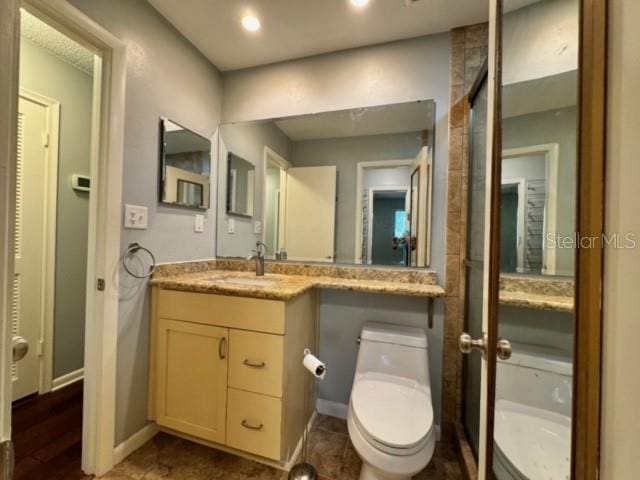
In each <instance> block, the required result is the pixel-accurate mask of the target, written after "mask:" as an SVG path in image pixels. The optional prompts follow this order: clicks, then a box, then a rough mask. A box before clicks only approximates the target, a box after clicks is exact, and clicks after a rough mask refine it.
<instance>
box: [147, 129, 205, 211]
mask: <svg viewBox="0 0 640 480" xmlns="http://www.w3.org/2000/svg"><path fill="white" fill-rule="evenodd" d="M210 174H211V141H210V140H208V139H206V138H204V137H203V136H201V135H198V134H197V133H195V132H192V131H191V130H188V129H186V128H185V127H183V126H181V125H178V124H177V123H175V122H173V121H171V120H169V119H166V118H161V119H160V179H159V193H160V202H161V203H166V204H169V205H175V206H179V207H185V208H195V209H200V210H206V209H208V208H209V205H210V201H211V195H210V189H211V186H210V183H211V182H210Z"/></svg>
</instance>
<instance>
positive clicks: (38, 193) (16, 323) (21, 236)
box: [12, 98, 47, 400]
mask: <svg viewBox="0 0 640 480" xmlns="http://www.w3.org/2000/svg"><path fill="white" fill-rule="evenodd" d="M46 115H47V110H46V107H45V106H43V105H39V104H37V103H34V102H31V101H29V100H27V99H25V98H20V102H19V113H18V155H17V157H18V164H17V182H16V230H15V271H14V277H13V286H14V288H13V309H12V325H13V334H14V336H15V335H20V336H22V337H24V338H25V339H26V340H27V341H28V342H29V353H28V354H27V356H26V357H25V358H24V359H22V360H21V361H20V362H18V363H15V364H13V368H12V381H13V382H12V383H13V399H14V400H17V399H19V398H22V397H25V396H27V395H30V394H32V393H36V392H37V391H38V376H39V358H38V355H37V348H36V347H37V345H38V342H39V340H40V338H39V336H40V324H41V321H42V308H43V305H42V289H43V269H44V267H43V261H44V255H43V252H44V232H45V230H44V222H45V216H44V215H45V213H44V212H45V210H44V199H45V179H46V177H45V172H46V149H45V143H44V138H45V133H46Z"/></svg>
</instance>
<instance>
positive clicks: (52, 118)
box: [11, 10, 99, 480]
mask: <svg viewBox="0 0 640 480" xmlns="http://www.w3.org/2000/svg"><path fill="white" fill-rule="evenodd" d="M20 31H21V33H20V67H19V75H18V77H19V86H20V93H19V100H18V120H17V122H18V128H17V132H18V137H17V152H16V153H17V155H16V158H17V163H16V197H15V205H16V213H15V235H14V272H13V296H12V305H11V312H12V315H11V322H12V324H11V326H12V331H13V334H14V336H16V337H20V338H21V339H23V340H22V341H24V342H25V344H26V345H28V346H29V349H28V351H27V353H26V355H25V356H24V358H22V359H21V360H20V361H18V362H14V363H13V364H12V369H11V381H12V401H13V407H12V436H13V443H14V448H15V457H16V469H15V476H14V478H15V479H16V480H19V479H21V478H25V479H26V478H36V477H38V476H39V475H41V473H40V472H47V474H48V476H49V478H58V477H56V475H63V476H62V477H60V478H71V477H74V476H75V475H76V474H77V475H81V472H82V471H81V453H82V434H83V431H82V425H83V423H82V422H83V419H82V415H83V414H82V410H83V408H82V407H83V405H82V402H83V379H84V364H85V362H84V351H85V345H84V343H85V342H84V340H85V319H86V311H87V309H86V298H87V292H86V289H87V258H88V255H87V251H88V242H89V239H88V235H89V210H90V203H89V202H90V196H91V195H92V193H91V177H90V170H91V157H92V140H93V138H94V133H95V132H93V131H92V130H93V129H94V125H93V122H92V119H93V118H94V111H93V110H94V105H95V99H96V95H99V88H96V78H95V75H94V70H95V69H96V65H99V63H98V62H99V58H97V57H96V55H95V54H94V53H93V52H92V51H90V50H88V49H87V48H85V47H84V46H82V45H80V44H79V43H77V42H75V41H74V40H72V39H71V38H69V37H68V36H66V35H64V34H63V33H61V32H60V31H59V30H57V29H55V28H53V27H52V26H50V25H49V24H48V23H46V22H44V21H42V20H41V19H40V18H38V17H37V16H35V15H33V14H31V13H29V12H28V11H26V10H22V11H21V30H20ZM97 68H98V69H99V67H97ZM98 71H99V70H98ZM98 98H99V97H98ZM54 445H56V448H52V447H53V446H54ZM61 445H62V446H61ZM61 458H64V462H60V459H61ZM57 465H58V467H56V466H57ZM56 468H64V469H65V472H64V473H63V472H57V470H56ZM64 475H67V476H64ZM78 478H82V477H81V476H80V477H78Z"/></svg>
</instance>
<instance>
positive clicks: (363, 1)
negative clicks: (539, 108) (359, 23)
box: [351, 0, 369, 7]
mask: <svg viewBox="0 0 640 480" xmlns="http://www.w3.org/2000/svg"><path fill="white" fill-rule="evenodd" d="M368 3H369V0H351V5H353V6H354V7H365V6H366V5H367V4H368Z"/></svg>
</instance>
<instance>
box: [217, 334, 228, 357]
mask: <svg viewBox="0 0 640 480" xmlns="http://www.w3.org/2000/svg"><path fill="white" fill-rule="evenodd" d="M218 356H219V357H220V360H224V359H225V358H227V337H222V338H221V339H220V343H219V344H218Z"/></svg>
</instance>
